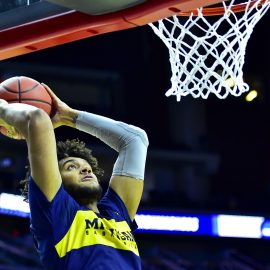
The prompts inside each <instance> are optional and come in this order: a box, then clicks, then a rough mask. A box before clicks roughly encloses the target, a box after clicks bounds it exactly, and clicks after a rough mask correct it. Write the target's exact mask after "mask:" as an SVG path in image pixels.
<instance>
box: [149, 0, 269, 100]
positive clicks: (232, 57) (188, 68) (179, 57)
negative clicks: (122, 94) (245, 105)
mask: <svg viewBox="0 0 270 270" xmlns="http://www.w3.org/2000/svg"><path fill="white" fill-rule="evenodd" d="M235 2H236V1H235V0H231V1H226V2H225V1H224V2H223V3H222V5H223V6H222V7H210V8H200V9H197V10H195V11H191V12H183V13H179V14H178V16H177V15H174V16H172V17H170V18H165V19H162V20H159V21H157V22H155V23H150V24H149V25H150V26H151V28H152V29H153V30H154V32H155V33H156V34H157V35H158V36H159V37H160V38H161V39H162V40H163V42H164V43H165V44H166V46H167V47H168V49H169V59H170V63H171V69H172V77H171V84H172V86H171V88H170V89H169V90H168V91H167V92H166V96H167V97H168V96H171V95H175V96H176V99H177V101H180V100H181V97H183V96H187V95H189V94H191V95H192V96H193V97H194V98H199V97H202V98H204V99H207V98H208V96H209V94H210V93H213V94H215V95H216V96H217V97H218V98H220V99H224V98H226V97H227V96H228V95H229V94H231V95H233V96H240V95H241V94H242V93H244V92H246V91H248V90H249V86H248V85H247V84H246V83H245V82H244V80H243V65H244V62H245V52H246V46H247V42H248V40H249V38H250V36H251V34H252V31H253V29H254V27H255V25H256V24H257V22H258V21H259V20H260V19H261V18H262V16H263V15H264V14H265V13H266V12H267V10H268V9H269V8H270V0H249V1H248V2H247V3H243V4H235ZM218 15H222V16H221V17H220V16H218Z"/></svg>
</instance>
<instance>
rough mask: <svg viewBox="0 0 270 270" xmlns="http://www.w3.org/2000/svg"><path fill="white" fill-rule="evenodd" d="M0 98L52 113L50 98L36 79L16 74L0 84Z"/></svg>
mask: <svg viewBox="0 0 270 270" xmlns="http://www.w3.org/2000/svg"><path fill="white" fill-rule="evenodd" d="M0 98H2V99H4V100H6V101H7V102H8V103H25V104H29V105H32V106H35V107H37V108H40V109H43V110H44V111H45V112H46V113H47V114H48V115H49V116H51V113H52V99H51V97H50V95H49V94H48V92H47V91H46V89H45V88H44V87H43V86H42V85H41V84H40V83H39V82H38V81H36V80H34V79H31V78H28V77H24V76H18V77H12V78H9V79H7V80H5V81H3V82H2V83H1V84H0Z"/></svg>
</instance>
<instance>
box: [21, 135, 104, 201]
mask: <svg viewBox="0 0 270 270" xmlns="http://www.w3.org/2000/svg"><path fill="white" fill-rule="evenodd" d="M56 147H57V158H58V160H59V161H60V160H61V159H63V158H66V157H78V158H82V159H84V160H86V161H87V162H88V163H89V164H90V165H91V167H92V170H93V172H94V174H95V175H96V176H97V177H98V178H99V177H101V176H103V173H104V171H103V169H102V168H100V167H99V165H98V161H97V159H96V158H95V157H94V156H93V155H92V150H91V149H89V148H88V147H86V145H85V143H84V142H83V141H80V140H79V139H72V140H66V141H59V142H57V145H56ZM26 170H27V171H26V175H25V178H24V179H23V180H21V181H20V183H19V184H20V186H21V188H20V191H21V194H22V196H23V197H24V199H25V201H28V181H29V180H28V179H29V176H30V171H31V170H30V166H26Z"/></svg>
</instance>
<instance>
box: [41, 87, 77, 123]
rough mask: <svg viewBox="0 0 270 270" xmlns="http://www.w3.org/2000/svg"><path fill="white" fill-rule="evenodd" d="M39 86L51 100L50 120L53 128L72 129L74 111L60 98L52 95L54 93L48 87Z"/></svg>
mask: <svg viewBox="0 0 270 270" xmlns="http://www.w3.org/2000/svg"><path fill="white" fill-rule="evenodd" d="M41 84H42V85H43V87H44V88H45V89H46V90H47V92H48V93H49V95H50V96H51V98H52V103H53V110H54V114H53V116H52V118H51V120H52V124H53V127H54V128H57V127H60V126H63V125H65V126H72V127H74V126H75V124H74V122H73V117H74V115H73V114H74V110H73V109H72V108H70V107H69V106H68V105H67V104H66V103H65V102H63V101H62V100H60V98H58V97H57V96H56V95H55V94H54V92H53V91H52V89H51V88H50V87H49V86H48V85H46V84H45V83H41Z"/></svg>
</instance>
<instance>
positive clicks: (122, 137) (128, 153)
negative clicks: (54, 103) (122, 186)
mask: <svg viewBox="0 0 270 270" xmlns="http://www.w3.org/2000/svg"><path fill="white" fill-rule="evenodd" d="M76 128H77V129H79V130H81V131H84V132H86V133H89V134H91V135H93V136H95V137H97V138H99V139H100V140H101V141H103V142H104V143H106V144H107V145H109V146H110V147H111V148H113V149H114V150H116V151H117V152H118V153H119V155H118V158H117V160H116V162H115V164H114V167H113V173H112V174H113V175H125V176H130V177H133V178H136V179H142V180H143V179H144V171H145V161H146V153H147V147H148V138H147V135H146V133H145V131H144V130H142V129H140V128H138V127H135V126H132V125H128V124H125V123H123V122H119V121H115V120H112V119H110V118H107V117H103V116H100V115H96V114H92V113H88V112H80V113H79V115H78V118H77V120H76Z"/></svg>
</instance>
